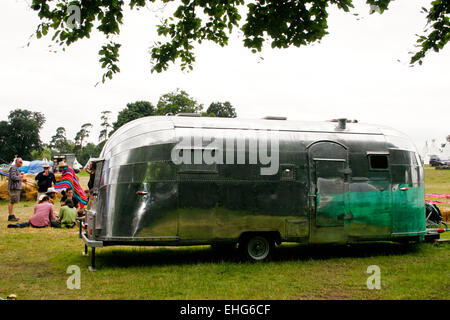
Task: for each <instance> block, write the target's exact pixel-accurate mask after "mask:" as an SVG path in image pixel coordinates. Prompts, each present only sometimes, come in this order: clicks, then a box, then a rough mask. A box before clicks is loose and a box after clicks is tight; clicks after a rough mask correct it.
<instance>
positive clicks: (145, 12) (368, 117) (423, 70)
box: [0, 0, 450, 150]
mask: <svg viewBox="0 0 450 320" xmlns="http://www.w3.org/2000/svg"><path fill="white" fill-rule="evenodd" d="M363 2H364V1H355V6H356V7H355V9H353V10H352V12H351V13H357V14H359V15H358V16H354V15H352V14H351V13H345V12H343V11H341V10H338V9H337V8H334V7H332V9H331V10H330V11H329V13H330V16H329V20H328V26H329V29H328V32H329V34H328V35H327V36H325V38H324V39H322V41H321V42H320V43H316V44H314V45H312V46H307V47H301V48H295V47H293V48H289V49H271V48H270V45H267V46H266V47H265V48H264V49H263V51H262V52H261V53H258V54H252V53H251V52H250V50H248V49H246V48H244V47H243V45H242V36H241V35H240V34H239V33H235V34H234V35H233V36H232V38H231V39H230V42H229V46H228V47H225V48H221V47H220V46H218V45H216V44H213V43H203V44H202V45H197V46H196V50H195V53H196V63H195V64H194V70H193V71H190V72H183V71H181V70H180V68H179V65H177V64H175V65H171V66H170V68H169V70H168V71H166V72H163V73H160V74H158V73H151V72H150V70H151V64H150V53H149V48H150V47H151V46H152V44H153V42H154V41H155V40H158V38H157V34H156V31H155V25H156V24H157V23H158V22H159V19H160V18H161V16H163V15H166V14H169V13H170V10H171V9H172V8H170V7H166V8H165V11H164V12H161V10H158V9H160V7H158V6H157V5H151V6H148V7H146V8H143V9H141V10H139V11H136V10H132V11H131V10H128V9H127V10H126V11H125V16H124V19H123V20H124V24H123V26H122V29H121V34H120V36H119V37H117V38H116V39H115V40H117V41H119V42H120V43H121V44H122V47H121V51H120V63H119V67H120V69H121V72H120V73H119V74H116V75H115V76H114V78H113V80H111V81H107V82H106V83H104V84H101V83H100V84H99V85H97V86H95V85H96V83H97V82H98V81H99V80H100V79H101V76H102V74H103V72H102V69H101V68H100V64H99V62H98V59H99V56H98V50H99V49H100V47H101V45H102V44H104V43H106V42H105V39H104V38H103V37H102V35H101V34H98V33H95V34H93V35H92V36H91V38H90V39H87V40H82V41H80V42H79V43H75V44H74V45H71V46H70V47H69V48H68V49H67V50H66V51H65V52H63V51H61V50H59V51H58V52H57V53H53V52H50V49H49V47H48V46H49V45H50V44H51V41H50V39H49V38H48V39H45V38H44V39H40V40H37V39H32V41H31V44H30V45H29V46H27V43H28V41H29V38H30V36H31V35H32V33H33V32H34V30H35V29H36V27H37V25H38V23H39V19H38V17H37V14H36V13H35V12H34V11H32V10H31V9H29V4H30V3H31V0H2V1H1V3H0V30H1V31H0V108H1V112H0V120H6V119H7V116H8V113H9V112H10V111H11V110H13V109H16V108H23V109H28V110H32V111H39V112H42V113H43V114H44V115H45V117H46V120H47V121H46V123H45V125H44V127H43V129H42V130H41V140H42V141H43V142H46V143H48V142H49V141H50V139H51V136H52V135H54V134H55V132H56V128H58V127H61V126H62V127H65V128H66V131H67V137H68V138H69V139H74V137H75V134H76V133H77V131H78V130H79V129H80V127H81V125H82V124H84V123H87V122H90V123H92V124H93V125H94V127H93V129H92V132H91V136H90V137H89V139H88V140H89V141H90V142H94V143H97V142H98V135H99V132H100V130H101V128H100V123H101V120H100V116H101V112H102V111H104V110H109V111H112V116H111V122H113V121H115V120H116V117H117V114H118V112H119V111H120V110H122V109H123V108H125V107H126V104H127V103H129V102H135V101H138V100H147V101H150V102H152V103H153V104H155V105H156V103H157V101H158V99H159V97H160V96H161V95H162V94H165V93H168V92H171V91H174V90H176V89H177V88H179V89H182V90H185V91H186V92H187V93H188V94H189V95H190V96H191V97H193V98H194V99H196V100H197V101H198V102H199V103H202V104H204V106H205V109H206V108H207V107H208V106H209V104H210V103H211V102H214V101H222V102H224V101H229V102H231V104H232V105H233V106H234V107H235V108H236V112H237V114H238V116H239V117H242V118H262V117H265V116H269V115H270V116H285V117H287V118H288V119H289V120H306V121H309V120H311V121H323V120H329V119H335V118H349V119H357V120H358V121H359V122H363V123H371V124H375V125H377V124H378V125H387V126H390V127H393V128H395V129H397V130H399V131H402V132H404V133H405V134H407V135H408V136H410V137H411V138H412V140H413V141H414V143H415V144H416V146H417V147H418V148H419V150H420V149H421V148H422V147H423V146H424V144H425V141H426V140H430V139H436V140H437V141H438V142H440V141H442V142H444V140H445V137H446V136H447V135H448V134H450V125H449V123H450V122H449V120H450V108H449V107H450V77H449V75H450V59H449V58H450V45H449V46H447V47H446V48H444V50H442V51H441V52H439V53H435V52H430V53H429V54H428V55H427V57H426V58H425V60H424V64H423V65H422V66H419V65H417V66H414V67H410V66H409V64H408V62H409V59H410V56H411V55H410V54H409V53H408V52H410V51H413V50H414V49H415V48H414V44H415V41H416V38H417V37H416V36H415V34H422V31H423V29H424V26H425V24H426V19H425V14H424V13H421V12H420V11H421V10H420V8H421V7H430V3H431V1H422V0H407V1H406V0H403V1H400V0H397V1H393V2H392V3H391V5H390V7H389V10H388V11H386V12H385V13H383V14H382V15H379V14H377V13H375V14H372V15H369V9H370V8H369V6H368V5H365V4H364V3H363Z"/></svg>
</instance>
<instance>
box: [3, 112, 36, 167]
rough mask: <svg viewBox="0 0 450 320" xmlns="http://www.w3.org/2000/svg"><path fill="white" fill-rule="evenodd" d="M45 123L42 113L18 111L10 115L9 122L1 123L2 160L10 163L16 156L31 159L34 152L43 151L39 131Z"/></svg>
mask: <svg viewBox="0 0 450 320" xmlns="http://www.w3.org/2000/svg"><path fill="white" fill-rule="evenodd" d="M44 123H45V117H44V115H43V114H42V113H40V112H32V111H29V110H25V109H16V110H13V111H11V112H10V113H9V115H8V121H1V122H0V159H1V161H2V162H10V161H12V160H13V158H14V156H15V155H18V156H19V157H22V158H24V159H27V158H31V152H32V151H33V150H41V149H42V142H41V139H40V137H39V131H40V129H41V128H42V126H43V125H44Z"/></svg>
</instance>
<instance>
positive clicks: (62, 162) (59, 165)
mask: <svg viewBox="0 0 450 320" xmlns="http://www.w3.org/2000/svg"><path fill="white" fill-rule="evenodd" d="M67 166H69V165H68V164H67V162H66V160H63V161H61V162H60V163H58V167H67Z"/></svg>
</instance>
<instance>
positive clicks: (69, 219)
mask: <svg viewBox="0 0 450 320" xmlns="http://www.w3.org/2000/svg"><path fill="white" fill-rule="evenodd" d="M22 163H23V161H22V159H21V158H17V159H16V160H15V164H14V165H12V166H11V168H10V170H9V179H8V189H9V194H10V203H9V206H8V211H9V212H8V221H11V222H17V221H19V218H17V217H16V216H15V215H14V213H13V209H14V204H16V203H18V202H19V201H20V193H21V191H22V183H26V182H27V180H26V178H24V175H23V173H20V171H19V168H20V167H21V166H22ZM58 167H59V168H60V169H61V170H62V176H61V178H60V179H59V180H58V181H56V178H55V175H54V174H53V173H52V172H51V171H50V166H49V165H48V164H45V165H43V169H44V170H43V171H42V172H40V173H39V174H37V175H36V177H35V180H36V182H37V186H38V193H37V204H36V206H35V207H34V214H33V216H32V217H31V218H30V219H29V220H28V221H26V222H22V223H15V224H9V225H8V228H24V227H28V226H31V227H34V228H44V227H47V226H51V227H54V228H73V227H74V226H75V225H76V218H77V217H82V216H83V211H84V206H85V205H86V204H87V201H88V196H87V194H86V193H89V191H87V192H85V191H84V190H83V189H82V188H81V186H80V185H79V183H78V179H77V178H76V176H75V173H74V171H73V170H72V169H71V168H69V166H68V165H67V163H66V162H65V161H62V162H61V163H59V164H58ZM87 172H88V173H89V174H90V179H89V183H88V188H89V190H91V189H92V188H93V184H94V183H93V182H94V176H95V163H93V162H91V165H90V167H89V170H87ZM57 192H60V193H61V194H62V198H61V209H60V211H59V214H58V215H57V216H56V215H55V212H54V210H53V205H54V201H55V198H56V193H57Z"/></svg>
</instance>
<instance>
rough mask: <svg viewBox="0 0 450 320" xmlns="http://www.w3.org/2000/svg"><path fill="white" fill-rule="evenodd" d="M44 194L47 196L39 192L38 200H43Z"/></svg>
mask: <svg viewBox="0 0 450 320" xmlns="http://www.w3.org/2000/svg"><path fill="white" fill-rule="evenodd" d="M46 196H47V195H45V194H41V195H40V196H39V201H42V200H44V198H45V197H46Z"/></svg>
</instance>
